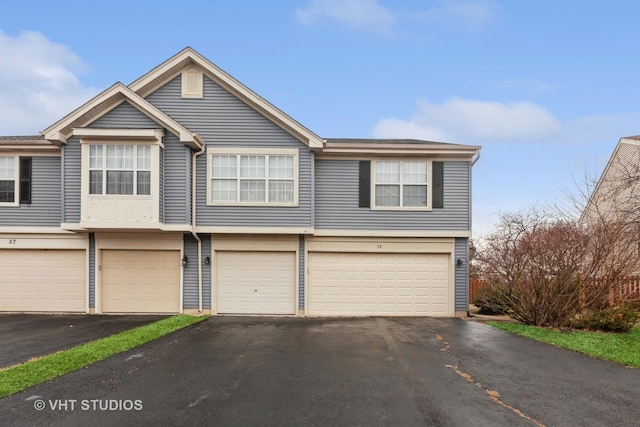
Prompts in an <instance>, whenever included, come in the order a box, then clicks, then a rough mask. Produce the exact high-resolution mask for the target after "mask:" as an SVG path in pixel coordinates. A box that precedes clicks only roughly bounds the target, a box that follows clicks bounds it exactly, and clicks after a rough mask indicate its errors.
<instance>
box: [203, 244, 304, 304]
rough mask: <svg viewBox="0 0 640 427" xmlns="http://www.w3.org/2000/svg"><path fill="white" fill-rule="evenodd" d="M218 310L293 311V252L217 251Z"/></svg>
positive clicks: (294, 285) (294, 269) (294, 268)
mask: <svg viewBox="0 0 640 427" xmlns="http://www.w3.org/2000/svg"><path fill="white" fill-rule="evenodd" d="M215 278H216V283H215V286H216V299H217V302H216V309H217V312H218V313H220V314H295V288H296V255H295V252H241V251H216V274H215Z"/></svg>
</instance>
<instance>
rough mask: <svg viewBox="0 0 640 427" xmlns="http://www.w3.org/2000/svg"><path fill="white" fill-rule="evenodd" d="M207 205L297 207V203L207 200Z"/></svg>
mask: <svg viewBox="0 0 640 427" xmlns="http://www.w3.org/2000/svg"><path fill="white" fill-rule="evenodd" d="M207 206H229V207H261V208H271V207H273V208H297V207H298V203H231V202H211V201H208V202H207Z"/></svg>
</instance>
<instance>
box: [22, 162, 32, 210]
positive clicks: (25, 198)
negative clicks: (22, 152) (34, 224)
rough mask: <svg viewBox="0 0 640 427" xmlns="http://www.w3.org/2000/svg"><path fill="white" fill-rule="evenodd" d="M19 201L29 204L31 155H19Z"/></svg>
mask: <svg viewBox="0 0 640 427" xmlns="http://www.w3.org/2000/svg"><path fill="white" fill-rule="evenodd" d="M20 203H22V204H31V157H20Z"/></svg>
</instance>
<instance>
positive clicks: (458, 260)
mask: <svg viewBox="0 0 640 427" xmlns="http://www.w3.org/2000/svg"><path fill="white" fill-rule="evenodd" d="M456 265H457V266H458V267H462V266H463V265H464V261H463V260H462V258H458V259H457V261H456Z"/></svg>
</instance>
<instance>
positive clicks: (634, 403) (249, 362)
mask: <svg viewBox="0 0 640 427" xmlns="http://www.w3.org/2000/svg"><path fill="white" fill-rule="evenodd" d="M639 414H640V370H635V369H630V368H625V367H623V366H619V365H616V364H613V363H609V362H604V361H600V360H596V359H592V358H589V357H586V356H582V355H579V354H577V353H573V352H571V351H568V350H563V349H559V348H556V347H553V346H550V345H547V344H542V343H538V342H535V341H531V340H528V339H525V338H522V337H518V336H515V335H511V334H508V333H506V332H502V331H499V330H496V329H493V328H491V327H490V326H487V325H483V324H479V323H475V322H471V321H465V320H459V319H415V318H408V319H389V318H383V319H380V318H365V319H313V318H307V319H296V318H246V317H226V318H225V317H217V318H211V319H209V320H207V321H204V322H202V323H199V324H197V325H195V326H193V327H191V328H188V329H186V330H183V331H180V332H177V333H174V334H172V335H169V336H166V337H163V338H161V339H160V340H157V341H155V342H152V343H148V344H145V345H144V346H141V347H138V348H137V349H134V350H132V351H129V352H126V353H123V354H121V355H118V356H115V357H112V358H110V359H107V360H104V361H102V362H99V363H97V364H95V365H92V366H90V367H88V368H85V369H82V370H80V371H76V372H73V373H71V374H68V375H66V376H64V377H62V378H59V379H56V380H54V381H50V382H48V383H46V384H42V385H40V386H37V387H33V388H31V389H29V390H27V391H25V392H23V393H20V394H18V395H14V396H11V397H8V398H5V399H2V400H0V425H2V426H10V425H54V426H55V425H57V426H76V425H77V426H83V425H91V424H94V425H120V426H127V425H132V426H133V425H136V426H137V425H225V426H227V425H242V426H253V425H255V426H270V425H278V426H281V425H283V426H286V425H292V426H293V425H295V426H307V425H308V426H326V425H331V426H341V425H343V426H359V425H361V426H390V425H397V426H418V425H443V426H458V425H464V426H467V425H477V426H489V425H490V426H519V425H524V426H526V425H529V426H531V425H537V426H540V425H547V426H559V425H562V426H574V425H575V426H578V425H580V426H590V425H593V426H603V425H608V426H622V425H624V426H634V425H640V418H639Z"/></svg>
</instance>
